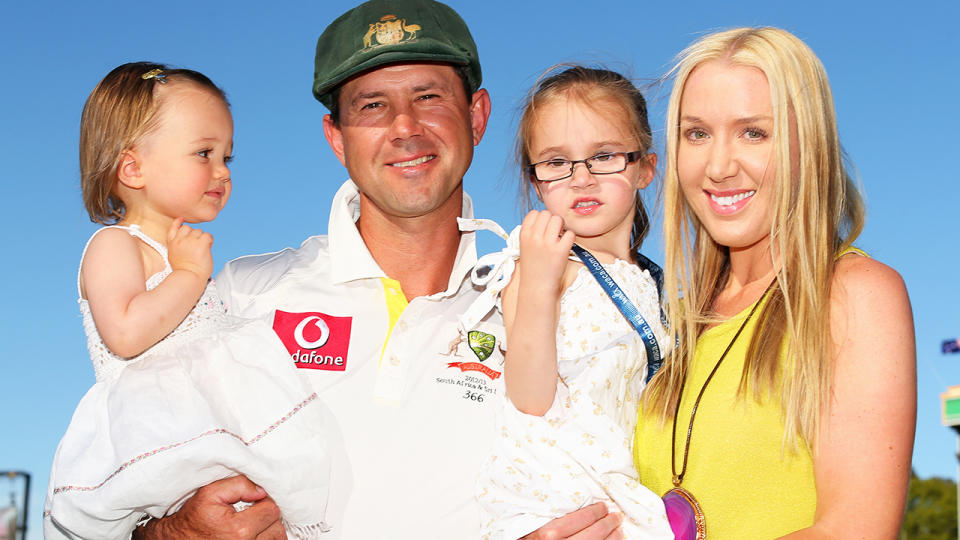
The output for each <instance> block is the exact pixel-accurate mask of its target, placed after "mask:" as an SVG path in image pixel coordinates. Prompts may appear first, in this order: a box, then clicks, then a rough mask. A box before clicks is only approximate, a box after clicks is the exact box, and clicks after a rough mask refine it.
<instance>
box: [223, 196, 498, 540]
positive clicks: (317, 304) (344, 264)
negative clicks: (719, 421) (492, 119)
mask: <svg viewBox="0 0 960 540" xmlns="http://www.w3.org/2000/svg"><path fill="white" fill-rule="evenodd" d="M359 214H360V196H359V193H358V191H357V188H356V185H354V183H353V182H352V181H349V180H348V181H347V182H346V183H344V185H343V186H342V187H341V188H340V190H339V191H338V192H337V194H336V196H335V197H334V201H333V206H332V209H331V211H330V223H329V228H328V231H329V234H328V235H326V236H323V235H321V236H313V237H310V238H308V239H307V240H306V241H305V242H304V243H303V244H302V245H301V246H300V248H299V249H290V248H288V249H285V250H283V251H279V252H276V253H269V254H265V255H254V256H248V257H241V258H239V259H236V260H234V261H231V262H230V263H228V264H227V265H226V267H225V268H224V269H223V271H222V272H221V273H220V275H218V276H217V279H216V281H217V288H218V289H219V291H220V293H221V294H222V295H223V299H224V301H225V302H226V304H227V306H228V309H229V311H230V312H231V313H232V314H234V315H238V316H241V317H249V318H263V319H264V320H266V321H267V322H268V323H269V324H271V325H272V327H273V328H274V331H275V332H276V333H277V335H278V336H279V337H280V339H281V341H283V342H284V345H286V347H287V350H288V352H289V353H290V355H291V361H294V362H296V365H297V367H299V368H301V372H302V373H304V374H305V375H306V376H308V377H309V379H310V381H311V382H312V383H313V385H314V387H315V388H316V390H317V392H318V394H319V395H320V398H321V399H322V400H323V402H324V404H325V406H326V408H327V411H326V412H327V415H326V421H327V423H328V425H327V430H328V431H329V433H330V434H331V437H332V438H333V440H332V441H331V454H332V467H333V470H332V471H331V477H330V478H331V492H330V503H329V506H328V509H327V519H326V522H327V523H328V524H330V525H331V526H332V527H333V530H332V531H331V532H330V533H329V534H327V535H324V538H330V539H349V540H362V539H384V538H391V539H393V538H401V539H402V538H417V539H432V538H435V539H438V540H439V539H443V540H450V539H469V538H477V537H478V536H479V528H480V526H479V510H478V506H477V503H476V501H475V498H474V487H475V483H476V476H477V473H478V472H479V471H480V468H481V466H482V464H483V462H484V461H485V460H486V459H487V457H488V456H489V454H490V447H491V442H492V440H493V436H494V433H493V430H494V408H495V407H494V405H495V401H496V400H495V399H494V398H495V397H496V398H499V397H501V396H503V393H504V389H503V377H502V375H501V373H502V372H503V349H502V348H501V347H502V344H503V343H504V335H505V332H504V329H503V323H502V320H501V318H500V315H499V312H497V311H496V310H494V311H493V312H492V313H491V314H490V315H488V316H487V318H486V319H484V320H483V321H482V322H481V323H480V324H479V325H477V327H476V329H475V331H472V332H469V334H467V335H465V334H464V332H462V331H461V330H460V329H459V327H458V320H457V317H458V316H459V315H460V314H462V313H463V311H464V310H465V309H466V308H467V307H468V306H469V305H470V304H471V303H472V302H473V300H474V299H475V298H476V297H477V295H479V294H480V292H481V290H480V289H478V288H476V287H475V286H473V285H472V283H471V281H470V271H471V270H472V269H473V266H474V264H475V263H476V260H477V255H476V245H475V241H474V233H467V232H465V233H462V235H461V240H460V246H459V249H458V252H457V258H456V262H455V264H454V269H453V272H452V274H451V276H450V281H449V283H448V286H447V290H446V291H444V292H441V293H438V294H434V295H431V296H426V297H419V298H415V299H414V300H413V301H412V302H410V303H409V305H408V304H407V302H406V299H405V297H404V294H403V292H402V290H401V289H400V284H399V283H398V282H397V281H395V280H392V279H390V278H388V277H387V276H386V275H385V274H384V272H383V270H381V269H380V267H379V266H378V265H377V263H376V262H375V261H374V259H373V257H372V256H371V255H370V252H369V251H368V250H367V248H366V246H365V245H364V243H363V240H362V239H361V237H360V233H359V232H358V231H357V228H356V225H355V221H356V219H357V217H358V216H359ZM472 215H473V205H472V202H471V200H470V198H469V197H468V196H467V195H466V194H464V202H463V216H464V217H472ZM251 399H255V396H251Z"/></svg>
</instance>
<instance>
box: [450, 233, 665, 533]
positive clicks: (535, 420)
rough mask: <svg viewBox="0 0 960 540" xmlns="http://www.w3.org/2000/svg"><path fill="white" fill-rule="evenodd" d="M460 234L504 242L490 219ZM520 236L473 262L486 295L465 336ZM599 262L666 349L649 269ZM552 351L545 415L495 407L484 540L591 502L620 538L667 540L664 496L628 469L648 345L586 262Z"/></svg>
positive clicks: (491, 300) (485, 307)
mask: <svg viewBox="0 0 960 540" xmlns="http://www.w3.org/2000/svg"><path fill="white" fill-rule="evenodd" d="M460 228H461V229H462V230H477V229H487V230H491V231H493V232H495V233H497V234H500V235H501V236H504V237H506V235H505V234H504V232H503V229H501V228H500V227H499V225H496V224H495V223H492V222H489V221H487V220H470V221H467V220H463V221H461V223H460ZM519 231H520V227H517V228H515V229H514V230H513V232H512V233H511V234H510V235H509V237H507V247H506V248H505V249H504V250H503V251H501V252H499V253H493V254H490V255H486V256H484V257H482V258H481V259H480V260H479V261H478V263H477V269H478V271H475V272H474V281H475V282H478V284H480V285H485V286H486V287H487V291H486V294H485V295H484V296H481V297H480V298H479V299H478V301H477V303H476V304H475V305H474V306H472V307H471V308H470V309H468V310H467V312H466V314H465V316H464V318H463V319H462V324H463V325H464V326H465V330H469V326H470V325H471V324H473V322H474V321H475V320H479V319H478V317H480V316H482V315H481V312H486V311H489V310H490V309H493V307H494V305H497V304H498V303H499V300H498V293H499V292H500V291H501V290H502V289H503V288H504V287H505V286H506V284H507V283H509V281H510V276H511V275H512V273H513V269H514V261H515V260H516V259H517V257H519V255H520V251H519V245H520V244H519ZM574 260H579V259H575V258H574ZM603 266H604V269H605V270H606V271H607V272H608V273H609V274H610V276H612V277H613V279H614V281H616V283H617V285H619V286H620V288H621V289H622V290H623V292H624V293H625V294H626V295H627V297H629V298H630V301H631V302H633V304H634V305H635V306H636V307H637V309H638V310H639V312H640V314H641V315H642V316H643V318H644V319H645V320H646V321H647V323H648V324H650V326H651V327H652V329H653V331H654V334H655V335H656V338H657V341H658V342H659V343H660V344H661V349H667V348H668V347H664V345H665V344H668V343H669V340H668V339H666V329H665V328H664V327H663V325H662V323H661V321H660V304H659V295H658V293H657V286H656V283H655V281H654V280H653V278H652V277H651V276H650V273H649V272H648V271H646V270H641V269H640V268H639V267H638V266H637V265H635V264H631V263H629V262H626V261H622V260H619V259H618V260H616V261H615V262H614V263H613V264H605V265H603ZM491 267H492V269H490V270H489V271H487V269H488V268H491ZM509 346H510V343H509V342H507V347H508V348H509ZM556 347H557V371H558V374H559V380H558V381H557V392H556V396H555V398H554V402H553V405H552V406H551V408H550V410H548V411H547V413H546V414H544V415H543V416H542V417H541V416H534V415H528V414H524V413H523V412H520V411H519V410H517V409H516V407H514V406H513V404H512V403H511V402H510V400H509V399H508V398H507V399H503V400H502V402H501V406H500V407H499V408H498V412H497V427H496V429H497V431H498V434H499V436H498V437H497V438H496V439H495V441H494V445H493V448H492V451H491V456H490V459H489V460H488V461H487V463H486V465H485V466H484V468H483V470H482V471H481V473H480V476H479V478H478V482H477V498H478V499H479V501H480V504H481V508H482V510H483V515H482V516H481V523H482V526H483V531H482V532H483V538H487V539H498V540H502V539H508V540H513V539H515V538H519V537H521V536H524V535H526V534H528V533H530V532H532V531H534V530H536V529H538V528H540V527H541V526H543V525H544V524H546V523H547V522H548V521H550V520H552V519H554V518H557V517H560V516H563V515H566V514H568V513H570V512H573V511H575V510H577V509H579V508H582V507H584V506H586V505H588V504H592V503H595V502H598V501H604V502H606V503H607V506H608V507H609V508H610V509H611V511H616V512H621V513H622V514H623V516H624V519H623V524H622V526H621V530H622V531H623V533H624V535H625V537H626V538H630V539H634V538H644V539H646V538H664V539H667V538H673V533H672V532H671V530H670V524H669V522H668V521H667V516H666V513H665V511H664V508H663V502H662V500H661V499H660V497H658V496H657V495H656V494H655V493H653V492H652V491H650V490H649V489H647V488H645V487H644V486H643V485H641V484H640V482H639V480H638V476H637V472H636V469H635V468H634V465H633V454H632V441H633V435H634V433H633V432H634V427H635V425H636V421H637V410H638V404H639V399H640V393H641V391H642V390H643V387H644V385H645V378H646V372H647V369H646V368H647V355H646V349H645V348H644V345H643V340H642V339H641V338H640V336H639V334H637V332H636V330H634V329H633V327H632V326H631V325H630V323H629V322H627V320H626V318H624V316H623V315H622V314H621V313H620V311H619V310H618V309H617V307H616V305H615V304H614V303H613V301H611V300H610V297H609V296H608V295H607V293H606V292H604V290H603V289H602V288H601V286H600V285H599V283H597V280H596V278H594V277H593V275H592V274H591V273H590V271H589V270H588V269H587V268H586V267H585V266H584V267H581V268H580V270H579V272H578V274H577V277H576V278H575V280H574V282H573V283H572V284H571V285H570V287H568V288H567V289H566V290H565V291H564V292H563V294H562V295H561V297H560V313H559V318H558V321H557V336H556ZM664 353H666V350H664Z"/></svg>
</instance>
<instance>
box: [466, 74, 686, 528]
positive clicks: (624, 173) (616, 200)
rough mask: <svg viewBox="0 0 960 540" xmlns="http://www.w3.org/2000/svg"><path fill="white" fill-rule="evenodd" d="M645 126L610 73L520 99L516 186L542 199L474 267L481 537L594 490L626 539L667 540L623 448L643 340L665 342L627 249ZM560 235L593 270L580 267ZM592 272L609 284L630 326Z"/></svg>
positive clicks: (648, 164) (562, 79)
mask: <svg viewBox="0 0 960 540" xmlns="http://www.w3.org/2000/svg"><path fill="white" fill-rule="evenodd" d="M651 139H652V137H651V133H650V126H649V122H648V120H647V109H646V102H645V100H644V98H643V96H642V95H641V93H640V92H639V91H638V90H637V88H636V87H635V86H634V85H633V84H632V83H631V82H630V81H629V80H627V79H626V78H624V77H623V76H622V75H620V74H618V73H615V72H612V71H607V70H603V69H591V68H586V67H579V66H574V67H569V68H567V69H564V70H563V71H559V72H554V73H552V74H551V75H550V76H548V77H546V78H544V79H543V80H542V81H541V82H540V83H539V84H538V85H537V87H536V89H535V90H534V91H533V93H532V95H531V97H530V98H529V101H528V103H527V104H526V107H525V109H524V112H523V116H522V119H521V121H520V129H519V134H518V155H519V158H520V162H521V165H522V169H521V171H522V173H521V177H522V180H521V182H522V190H521V191H522V195H523V197H524V198H525V200H526V202H528V203H529V202H530V198H531V194H533V195H535V196H536V197H537V199H539V201H540V202H542V203H543V206H544V207H545V210H542V211H536V210H533V211H531V212H530V213H529V214H527V216H526V217H525V218H524V220H523V223H522V225H521V226H520V227H519V228H518V229H516V230H514V232H513V233H512V234H511V235H510V237H509V240H508V247H507V249H506V250H504V251H503V252H501V253H499V254H494V256H487V257H485V258H483V259H481V261H480V263H479V264H478V268H480V267H485V266H486V265H488V264H493V266H494V269H493V271H492V272H490V273H489V274H483V277H482V278H481V281H485V282H487V283H489V285H488V287H489V288H490V289H492V290H493V291H497V290H499V289H502V292H501V296H500V299H501V306H502V311H503V316H504V321H505V323H506V331H507V352H506V362H505V366H504V377H505V384H506V390H507V396H506V399H505V400H503V402H502V407H501V408H500V411H499V416H498V427H497V429H498V434H499V435H500V436H499V437H498V439H497V442H496V443H495V448H494V449H493V453H492V457H491V459H490V461H489V462H488V464H487V465H486V467H485V468H484V472H483V473H482V474H481V478H480V481H479V484H478V498H479V500H480V502H481V504H482V506H483V508H484V511H485V513H486V515H484V516H483V521H482V523H481V524H482V526H483V528H484V531H485V534H486V535H487V537H488V538H508V539H515V538H518V537H520V536H523V535H525V534H528V533H530V532H531V531H534V530H536V529H538V528H539V527H541V526H543V525H544V524H546V523H548V522H550V521H551V520H553V519H554V518H558V517H559V516H563V515H565V514H568V513H570V512H573V511H575V510H577V509H579V508H582V507H584V506H586V505H588V504H590V503H593V502H597V501H603V502H605V503H607V505H608V506H609V507H610V509H611V510H613V511H616V512H621V513H622V514H623V523H622V529H623V531H624V533H625V534H626V536H627V537H628V538H672V535H671V532H670V527H669V524H668V522H667V519H666V516H665V514H664V507H663V504H662V502H661V500H660V498H659V497H658V496H656V495H655V494H654V493H653V492H651V491H649V490H646V489H644V488H643V486H641V485H640V483H639V482H638V481H637V475H636V473H635V471H634V468H633V464H632V460H631V453H630V452H631V436H632V433H633V428H634V425H635V422H636V410H637V405H638V399H639V397H640V392H641V390H642V389H643V387H644V384H645V381H646V377H647V375H648V362H649V363H653V362H654V361H655V359H654V358H651V357H650V356H648V347H651V346H652V347H653V348H654V349H657V348H658V349H659V353H657V354H663V353H664V352H665V349H667V348H668V347H669V344H670V339H669V338H667V332H666V331H665V329H664V327H663V325H662V323H661V311H660V301H659V294H658V286H657V280H656V279H655V276H654V275H651V270H652V271H653V273H654V274H657V273H658V272H657V271H658V270H659V269H658V268H656V267H655V266H654V265H652V264H651V263H649V261H647V260H646V258H645V257H643V256H642V255H640V254H639V251H638V249H639V247H640V244H641V242H642V241H643V238H644V236H645V235H646V234H647V230H648V226H649V222H648V218H647V214H646V211H645V210H644V206H643V203H642V202H641V200H640V194H639V190H641V189H643V188H645V187H647V186H648V185H649V184H650V182H651V180H652V179H653V177H654V173H655V169H656V162H657V159H656V155H655V154H653V153H651V152H650V147H651ZM501 233H502V231H501ZM504 236H505V235H504ZM575 246H579V247H580V248H582V249H583V250H585V251H586V252H588V253H587V254H586V255H585V256H586V257H587V264H590V260H591V257H590V255H592V258H593V261H599V262H598V263H595V264H596V265H597V266H599V267H602V268H603V270H604V271H605V272H606V274H607V276H606V277H603V278H598V277H596V276H595V275H592V273H591V271H590V270H589V269H588V266H587V265H586V264H585V263H584V262H582V261H581V259H580V258H579V256H578V255H574V252H573V251H571V249H577V248H576V247H575ZM517 257H519V259H517ZM515 259H517V260H516V261H515V263H514V260H515ZM640 261H642V262H643V263H644V264H647V265H649V269H647V268H642V267H641V266H638V262H640ZM481 274H482V272H477V273H476V275H481ZM475 279H476V278H475ZM599 279H603V280H604V281H613V282H615V283H616V284H617V285H618V287H619V289H620V292H621V294H620V296H621V300H623V302H622V303H623V304H624V305H625V306H629V308H633V309H634V310H636V311H637V312H638V314H639V318H638V319H637V318H635V322H636V324H638V325H639V326H637V327H635V326H634V325H632V324H631V322H630V321H628V319H627V317H626V316H625V315H624V314H622V313H621V311H620V310H619V309H618V306H617V305H616V304H615V302H614V301H613V300H611V296H610V294H609V293H608V292H607V291H605V289H604V287H603V286H602V285H601V284H600V281H599ZM507 282H509V283H507ZM493 294H495V293H491V294H490V295H488V298H491V297H493ZM490 302H491V307H492V302H493V300H490ZM479 311H482V309H481V310H479ZM479 311H478V312H479ZM469 313H470V311H468V314H469ZM469 323H470V321H469V320H468V321H466V323H465V326H469ZM639 328H643V330H642V332H644V333H646V334H647V338H648V342H647V344H645V341H644V338H643V337H642V336H641V335H640V334H641V330H639ZM571 532H572V531H571Z"/></svg>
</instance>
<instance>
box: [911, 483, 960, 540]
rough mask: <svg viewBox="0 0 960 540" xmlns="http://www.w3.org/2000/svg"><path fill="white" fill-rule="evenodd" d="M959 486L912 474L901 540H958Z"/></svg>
mask: <svg viewBox="0 0 960 540" xmlns="http://www.w3.org/2000/svg"><path fill="white" fill-rule="evenodd" d="M956 538H957V484H956V483H955V482H954V481H953V480H949V479H947V478H918V477H917V475H916V474H915V473H914V472H913V471H911V472H910V488H909V491H908V493H907V513H906V515H905V516H904V519H903V528H902V529H901V530H900V538H899V540H956Z"/></svg>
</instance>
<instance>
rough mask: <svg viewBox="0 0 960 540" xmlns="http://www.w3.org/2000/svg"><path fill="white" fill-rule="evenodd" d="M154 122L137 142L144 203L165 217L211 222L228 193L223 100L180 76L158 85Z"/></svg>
mask: <svg viewBox="0 0 960 540" xmlns="http://www.w3.org/2000/svg"><path fill="white" fill-rule="evenodd" d="M158 86H159V89H158V91H159V92H160V93H159V94H158V95H157V99H159V100H161V102H160V111H159V118H158V123H157V126H156V127H155V128H154V129H153V130H152V131H150V132H149V133H147V134H146V135H145V136H144V137H143V139H142V140H141V141H140V142H139V143H138V144H137V145H136V147H135V149H134V151H135V152H137V154H138V157H139V158H140V159H139V164H140V173H141V174H142V180H143V182H144V184H145V188H144V194H145V197H146V202H145V204H146V205H147V206H148V207H149V209H150V210H152V211H154V212H157V213H160V214H162V215H164V216H166V217H169V218H173V219H176V218H178V217H182V218H184V220H185V221H187V222H190V223H202V222H206V221H211V220H213V219H214V218H215V217H217V214H218V213H219V212H220V210H222V209H223V207H224V206H225V205H226V204H227V199H229V198H230V187H231V183H230V169H229V168H228V166H227V164H228V163H229V161H230V158H231V153H232V152H233V118H232V117H231V116H230V110H229V109H228V108H227V104H226V103H224V102H223V100H222V99H221V98H220V97H219V96H217V95H216V94H214V93H213V92H211V91H210V90H208V89H205V88H203V87H201V86H198V85H195V84H192V83H189V82H182V81H171V83H168V84H166V85H162V86H161V85H158Z"/></svg>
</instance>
